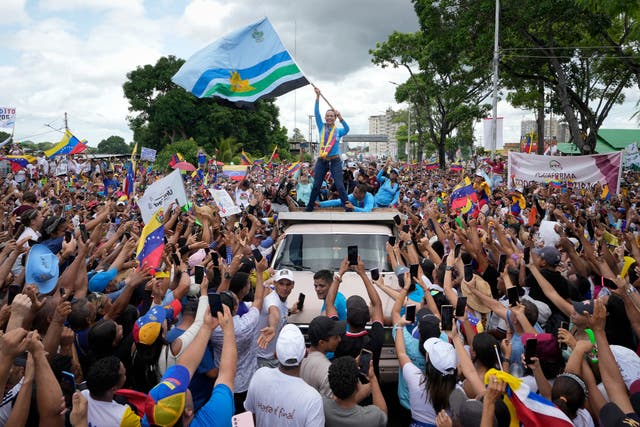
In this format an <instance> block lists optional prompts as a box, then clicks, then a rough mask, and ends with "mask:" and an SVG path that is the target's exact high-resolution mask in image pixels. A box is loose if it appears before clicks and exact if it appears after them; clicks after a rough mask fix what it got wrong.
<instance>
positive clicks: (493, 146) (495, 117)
mask: <svg viewBox="0 0 640 427" xmlns="http://www.w3.org/2000/svg"><path fill="white" fill-rule="evenodd" d="M499 34H500V0H496V23H495V32H494V36H493V112H492V113H491V115H492V116H493V117H492V121H491V141H490V143H489V148H490V151H491V157H493V156H494V154H495V151H496V147H497V137H498V62H499V53H498V40H499Z"/></svg>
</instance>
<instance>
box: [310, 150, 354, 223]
mask: <svg viewBox="0 0 640 427" xmlns="http://www.w3.org/2000/svg"><path fill="white" fill-rule="evenodd" d="M327 171H331V176H333V182H334V184H335V185H336V188H337V189H338V194H339V195H340V200H342V206H344V205H345V203H346V202H347V200H348V199H347V191H346V190H345V189H344V182H343V179H342V160H341V159H340V157H336V158H334V159H320V158H318V160H317V161H316V167H315V169H314V170H313V188H312V189H311V195H310V196H309V204H308V205H307V208H306V209H305V211H307V212H311V211H313V208H315V203H316V199H317V198H318V194H319V193H320V188H322V182H323V181H324V176H325V175H326V174H327Z"/></svg>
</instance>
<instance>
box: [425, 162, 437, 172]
mask: <svg viewBox="0 0 640 427" xmlns="http://www.w3.org/2000/svg"><path fill="white" fill-rule="evenodd" d="M439 167H440V165H439V164H438V162H431V163H427V164H425V165H424V168H425V169H426V170H428V171H432V170H436V169H438V168H439Z"/></svg>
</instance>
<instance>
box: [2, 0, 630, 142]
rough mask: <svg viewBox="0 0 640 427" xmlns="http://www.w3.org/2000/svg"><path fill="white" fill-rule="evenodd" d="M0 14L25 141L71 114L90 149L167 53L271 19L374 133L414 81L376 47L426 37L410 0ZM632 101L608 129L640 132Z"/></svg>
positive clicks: (284, 105) (296, 116)
mask: <svg viewBox="0 0 640 427" xmlns="http://www.w3.org/2000/svg"><path fill="white" fill-rule="evenodd" d="M0 16H2V25H1V26H0V37H1V40H2V43H1V44H0V76H1V78H0V106H1V107H15V108H17V113H18V117H17V124H16V129H15V136H16V138H17V139H18V140H25V139H28V140H32V141H36V142H40V141H56V140H58V139H59V138H60V133H59V132H56V131H55V130H52V129H51V127H53V128H56V129H59V128H61V127H62V126H63V114H64V112H65V111H66V112H67V113H68V115H69V127H70V128H71V129H72V131H74V133H75V134H76V135H77V136H78V137H81V138H86V139H87V140H88V141H89V144H90V145H97V143H98V142H100V141H101V140H102V139H105V138H107V137H109V136H111V135H119V136H122V137H124V138H125V140H126V141H130V140H131V139H132V133H131V131H130V130H129V128H128V126H127V121H126V117H127V114H128V103H127V101H126V99H125V98H124V95H123V92H122V84H123V83H124V82H125V80H126V74H127V72H129V71H131V70H133V69H135V68H136V67H137V66H142V65H146V64H155V62H156V61H157V60H158V58H160V57H161V56H166V55H175V56H177V57H180V58H188V57H189V56H190V55H191V54H193V53H195V52H196V51H197V50H199V49H200V48H202V47H203V46H205V45H207V44H208V43H210V42H211V41H213V40H215V39H216V38H218V37H220V36H222V35H224V34H226V33H228V32H229V31H232V30H234V29H237V28H239V27H242V26H245V25H248V24H250V23H252V22H255V21H257V20H259V19H260V18H262V17H264V16H268V17H269V19H270V20H271V22H272V24H273V26H274V27H275V29H276V31H278V33H279V34H280V37H281V39H282V40H283V42H284V44H285V45H286V46H287V48H288V49H289V50H290V51H291V53H292V54H293V56H294V57H295V58H296V60H297V62H298V64H299V65H300V67H301V68H302V69H303V71H304V72H305V74H306V75H307V77H308V78H309V79H310V80H311V81H313V83H314V84H316V85H317V86H318V87H320V89H321V90H322V91H323V94H324V95H325V96H326V97H327V98H328V99H329V101H330V102H331V103H332V104H333V105H334V106H335V107H336V108H337V109H339V110H341V112H342V113H343V115H344V117H345V119H346V120H347V121H348V122H349V124H350V126H351V129H352V131H351V132H352V133H368V117H369V116H370V115H376V114H381V113H383V112H384V111H385V110H386V109H387V108H389V107H390V108H393V109H394V110H397V109H399V108H406V105H398V104H397V103H396V102H395V99H394V91H395V87H394V86H393V84H391V83H390V81H391V82H398V83H400V82H404V81H405V80H407V78H408V73H407V72H406V71H405V70H400V69H397V70H394V69H381V68H379V67H376V66H374V65H372V64H371V58H370V56H369V53H368V51H369V49H371V48H374V47H375V44H376V42H378V41H384V40H386V38H387V36H388V35H389V34H390V33H391V32H392V31H394V30H397V31H400V32H412V31H415V30H417V29H418V22H417V18H416V16H415V13H414V11H413V7H412V4H411V2H410V1H409V0H392V1H391V0H349V1H338V0H323V1H315V0H298V1H295V2H284V1H282V0H260V1H257V0H235V1H233V2H232V1H228V0H191V1H186V0H147V1H144V0H108V1H106V0H2V1H0ZM630 95H631V96H630V97H629V99H630V101H629V102H627V103H625V104H624V105H622V106H619V107H616V109H615V110H614V111H613V112H612V114H610V118H609V119H608V120H607V121H606V122H605V126H604V127H609V128H629V127H634V126H635V127H637V124H636V123H635V122H634V121H631V120H629V117H630V116H631V113H632V111H633V106H634V104H635V101H636V100H637V99H638V94H637V88H636V90H634V91H630ZM314 99H315V96H314V93H313V89H312V88H311V87H310V86H308V87H304V88H301V89H298V90H297V91H294V92H291V93H289V94H286V95H284V96H282V97H280V98H279V99H278V101H277V104H278V106H279V107H280V121H281V123H282V124H283V125H284V126H286V127H287V129H288V130H289V134H291V132H292V130H293V128H295V127H298V128H299V129H300V130H301V131H302V133H303V135H305V136H307V135H308V132H309V119H308V115H309V114H313V102H314ZM499 115H500V116H504V117H505V125H504V136H505V141H506V142H509V141H516V140H518V139H519V136H520V121H521V120H522V119H531V118H533V113H532V112H530V111H523V110H516V109H513V108H511V107H510V106H509V105H508V104H506V103H503V102H501V103H500V104H499ZM46 125H49V126H51V127H47V126H46ZM481 133H482V132H481V129H480V125H477V131H476V134H481ZM314 138H315V137H314Z"/></svg>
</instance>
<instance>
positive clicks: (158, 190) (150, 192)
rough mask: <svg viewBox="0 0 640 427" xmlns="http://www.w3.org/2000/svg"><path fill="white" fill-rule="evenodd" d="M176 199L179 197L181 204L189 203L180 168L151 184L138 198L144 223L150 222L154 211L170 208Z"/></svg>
mask: <svg viewBox="0 0 640 427" xmlns="http://www.w3.org/2000/svg"><path fill="white" fill-rule="evenodd" d="M176 199H178V203H180V206H184V205H186V204H187V193H186V191H185V190H184V184H183V182H182V176H181V175H180V171H179V170H174V171H173V172H171V173H170V174H169V175H167V176H165V177H164V178H162V179H160V180H158V181H156V182H154V183H153V184H151V185H150V186H149V187H148V188H147V190H146V191H145V192H144V194H143V195H142V197H140V200H138V207H139V208H140V214H141V215H142V219H143V221H144V223H145V224H146V223H147V222H149V220H151V217H152V216H153V214H154V212H156V211H157V210H158V209H160V208H162V209H164V210H165V211H166V210H168V208H169V206H170V205H171V203H173V202H175V200H176Z"/></svg>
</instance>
